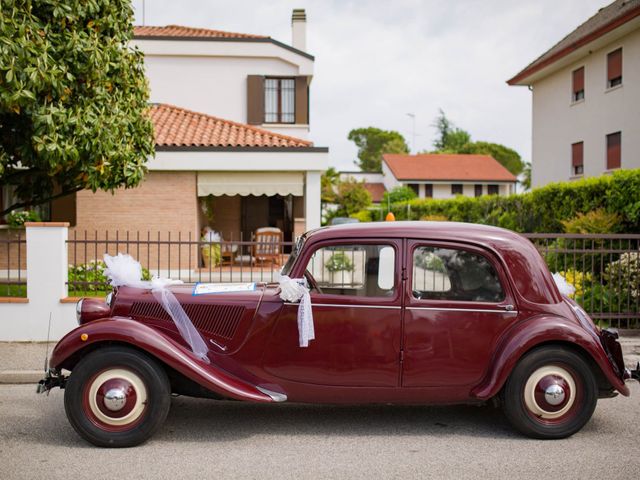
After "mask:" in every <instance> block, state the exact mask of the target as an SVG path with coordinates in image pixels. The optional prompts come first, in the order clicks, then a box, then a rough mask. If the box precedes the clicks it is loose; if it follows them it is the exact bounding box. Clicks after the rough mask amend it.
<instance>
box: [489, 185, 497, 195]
mask: <svg viewBox="0 0 640 480" xmlns="http://www.w3.org/2000/svg"><path fill="white" fill-rule="evenodd" d="M487 193H488V194H489V195H498V194H499V193H500V186H499V185H487Z"/></svg>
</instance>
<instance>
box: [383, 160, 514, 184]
mask: <svg viewBox="0 0 640 480" xmlns="http://www.w3.org/2000/svg"><path fill="white" fill-rule="evenodd" d="M383 159H384V162H385V163H386V164H387V166H388V167H389V169H390V170H391V172H392V173H393V175H394V176H395V177H396V178H397V179H398V180H420V181H425V180H433V181H493V182H515V181H516V177H515V176H514V175H513V174H512V173H511V172H509V170H507V169H506V168H505V167H503V166H502V165H501V164H500V163H499V162H498V161H497V160H496V159H494V158H493V157H491V156H489V155H467V154H448V153H425V154H420V155H401V154H391V153H387V154H385V155H383Z"/></svg>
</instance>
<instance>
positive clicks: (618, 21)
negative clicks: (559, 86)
mask: <svg viewBox="0 0 640 480" xmlns="http://www.w3.org/2000/svg"><path fill="white" fill-rule="evenodd" d="M638 16H640V0H616V1H615V2H613V3H611V4H609V5H607V6H606V7H604V8H601V9H600V10H598V13H596V14H595V15H593V16H592V17H591V18H589V19H588V20H587V21H586V22H584V23H583V24H582V25H580V26H579V27H578V28H576V29H575V30H574V31H572V32H571V33H570V34H569V35H567V36H566V37H564V38H563V39H562V40H560V41H559V42H558V43H556V44H555V45H554V46H553V47H551V48H550V49H549V50H547V51H546V52H545V53H543V54H542V55H541V56H539V57H538V58H537V59H536V60H534V61H533V62H531V63H530V64H529V65H528V66H527V67H525V68H524V69H523V70H522V71H521V72H520V73H518V74H517V75H516V76H514V77H513V78H511V79H510V80H507V83H508V84H509V85H526V83H525V81H526V78H527V77H528V76H530V75H531V74H533V73H535V72H537V71H539V70H541V69H543V68H545V67H547V66H548V65H551V64H553V63H555V62H556V61H558V60H560V59H561V58H562V57H564V56H566V55H568V54H570V53H571V52H573V51H575V50H577V49H578V48H580V47H583V46H584V45H586V44H588V43H590V42H592V41H594V40H595V39H597V38H598V37H601V36H602V35H604V34H606V33H608V32H610V31H612V30H615V29H616V28H618V27H619V26H621V25H623V24H625V23H627V22H628V21H630V20H632V19H634V18H635V17H638Z"/></svg>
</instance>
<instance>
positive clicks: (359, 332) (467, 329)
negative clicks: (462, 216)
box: [41, 222, 637, 446]
mask: <svg viewBox="0 0 640 480" xmlns="http://www.w3.org/2000/svg"><path fill="white" fill-rule="evenodd" d="M283 274H286V275H288V276H289V277H291V278H303V277H304V278H306V279H307V282H308V284H309V286H310V290H311V292H310V296H311V304H312V312H313V319H314V325H315V339H314V340H312V341H311V343H310V344H309V346H308V347H306V348H303V347H300V346H299V344H298V323H297V314H298V308H299V305H298V303H295V302H285V301H283V300H281V298H280V295H279V293H280V289H279V285H278V284H257V285H256V288H255V289H254V290H252V291H246V292H229V293H218V294H204V295H194V294H193V293H194V286H193V285H178V286H173V287H170V288H171V291H172V292H173V294H174V295H175V297H176V298H177V299H178V300H179V302H180V304H181V305H182V307H183V308H184V311H185V312H186V314H187V315H188V316H189V318H190V320H191V321H192V322H193V324H194V326H195V327H196V328H197V329H198V331H199V333H200V334H201V336H202V338H203V339H204V340H205V342H206V343H207V345H208V347H209V352H208V354H207V358H206V359H203V358H198V357H197V356H196V355H194V353H193V352H192V351H191V350H190V348H189V346H188V343H186V342H185V340H184V339H183V338H182V336H181V335H180V333H179V331H178V329H177V328H176V325H175V324H174V322H173V321H172V319H171V317H170V315H169V314H168V313H167V312H166V311H165V309H164V308H163V306H162V305H161V304H160V303H158V301H157V300H156V298H155V297H154V295H153V294H152V292H151V291H150V290H148V289H141V288H133V287H127V286H122V287H119V288H117V289H116V290H115V291H114V293H113V295H112V296H110V298H109V299H108V302H105V301H102V300H98V299H84V300H83V301H82V302H80V303H79V306H78V317H79V323H80V325H79V327H78V328H76V329H75V330H73V331H72V332H70V333H69V334H68V335H66V336H65V337H64V338H63V339H62V340H60V342H59V343H58V344H57V346H56V347H55V349H54V351H53V353H52V356H51V359H50V366H51V369H50V371H49V373H48V375H47V377H46V378H45V379H44V380H43V381H42V382H41V390H47V389H49V388H51V387H53V386H61V387H63V388H64V387H66V389H67V391H66V392H65V407H66V410H67V415H68V416H69V419H70V421H71V423H72V425H73V426H74V427H75V428H76V430H77V431H78V432H79V433H80V434H81V435H82V436H83V437H85V438H86V439H88V440H89V441H91V442H93V443H95V444H97V445H104V446H127V445H134V444H137V443H140V442H141V441H144V440H145V439H146V438H147V437H148V436H150V435H151V434H152V433H153V431H154V430H155V429H156V428H158V426H159V424H161V423H162V420H163V419H164V416H166V411H167V410H168V408H169V407H168V405H169V400H168V396H169V394H170V393H179V394H184V395H192V396H203V397H211V398H217V399H235V400H244V401H253V402H275V403H279V402H284V401H289V402H314V403H352V404H358V403H372V402H373V403H411V404H455V403H482V402H486V401H488V400H491V399H496V400H498V401H499V402H500V403H501V404H502V405H503V407H504V408H505V413H506V414H507V417H508V418H509V419H510V420H511V421H512V423H513V424H514V426H516V428H518V429H519V430H521V431H522V432H523V433H525V434H528V435H531V436H535V437H541V438H561V437H566V436H568V435H571V434H573V433H575V432H576V431H577V430H579V429H580V428H581V427H582V426H583V425H584V423H586V422H587V421H588V420H589V418H590V416H591V413H592V412H593V409H594V408H595V402H596V400H597V398H604V397H610V396H613V395H615V394H616V392H620V393H622V394H623V395H629V389H628V387H627V386H626V385H625V379H627V378H631V377H633V376H635V377H637V371H636V372H633V373H632V372H629V371H628V370H625V368H624V363H623V360H622V353H621V350H620V346H619V344H618V343H617V341H616V338H617V334H615V332H609V331H605V330H600V329H599V328H597V327H596V326H595V325H594V324H593V322H592V321H591V320H590V319H589V317H588V316H587V315H586V313H584V311H583V310H582V309H581V308H580V307H579V306H578V305H576V304H575V303H574V302H573V301H572V300H570V299H568V298H566V297H563V296H562V295H561V294H560V292H559V291H558V288H557V287H556V285H555V282H554V280H553V278H552V276H551V274H550V273H549V271H548V269H547V267H546V265H545V263H544V261H543V259H542V258H541V257H540V255H539V253H538V252H537V250H536V249H535V247H534V246H533V245H532V244H531V243H530V242H529V241H528V240H526V239H525V238H523V237H521V236H519V235H517V234H515V233H513V232H510V231H507V230H503V229H498V228H494V227H486V226H477V225H468V224H459V223H449V222H446V223H439V222H392V223H391V222H389V223H384V224H382V223H375V224H356V225H353V224H349V225H341V226H335V227H328V228H322V229H318V230H315V231H312V232H309V233H307V234H306V235H304V236H303V237H301V239H300V240H299V242H298V244H297V246H296V249H295V250H294V252H293V253H292V255H291V256H290V259H289V262H288V263H287V264H286V265H285V266H284V268H283ZM63 370H69V371H71V375H70V377H69V378H68V379H67V377H65V376H64V375H63V374H62V372H63ZM77 371H79V373H77ZM74 377H77V378H74ZM156 383H157V384H156ZM158 397H161V398H158ZM164 397H167V398H166V399H165V398H164ZM141 398H142V400H141Z"/></svg>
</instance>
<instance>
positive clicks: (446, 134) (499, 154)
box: [433, 109, 525, 175]
mask: <svg viewBox="0 0 640 480" xmlns="http://www.w3.org/2000/svg"><path fill="white" fill-rule="evenodd" d="M434 127H435V128H436V130H437V132H438V135H437V137H436V139H435V141H434V142H433V146H434V147H435V149H436V151H435V152H434V153H466V154H476V155H490V156H492V157H493V158H495V159H496V160H497V161H498V162H500V163H501V164H502V165H503V166H504V167H505V168H506V169H507V170H509V171H510V172H511V173H513V174H514V175H518V174H520V173H521V172H522V171H523V169H524V166H525V164H524V162H523V161H522V159H521V158H520V155H519V154H518V152H516V151H515V150H513V149H512V148H509V147H505V146H504V145H500V144H499V143H491V142H483V141H477V142H474V141H472V140H471V135H470V134H469V132H467V131H465V130H462V129H460V128H457V127H456V126H455V125H454V124H453V123H452V122H451V121H450V120H449V119H448V118H447V116H446V115H445V113H444V112H443V111H442V109H440V114H439V115H438V117H436V121H435V123H434Z"/></svg>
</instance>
